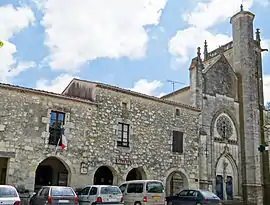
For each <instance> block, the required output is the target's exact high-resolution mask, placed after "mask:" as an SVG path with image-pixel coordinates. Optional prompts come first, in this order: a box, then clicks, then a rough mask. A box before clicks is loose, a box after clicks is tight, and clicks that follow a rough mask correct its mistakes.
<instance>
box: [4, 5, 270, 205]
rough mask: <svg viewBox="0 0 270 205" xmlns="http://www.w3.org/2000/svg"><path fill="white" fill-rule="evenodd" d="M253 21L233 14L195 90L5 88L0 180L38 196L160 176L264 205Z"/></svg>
mask: <svg viewBox="0 0 270 205" xmlns="http://www.w3.org/2000/svg"><path fill="white" fill-rule="evenodd" d="M253 20H254V14H252V13H250V12H247V11H243V10H242V9H241V11H240V12H238V13H237V14H235V15H234V16H233V17H232V18H231V24H232V36H233V41H232V42H228V43H227V44H226V45H223V46H221V47H219V48H218V49H216V50H214V51H211V52H209V51H208V49H207V42H205V46H204V49H200V48H198V52H197V56H196V57H195V58H194V59H192V61H191V65H190V68H189V71H190V86H188V87H185V88H182V89H180V90H177V91H175V92H173V93H170V94H168V95H166V96H163V97H161V98H157V97H152V96H148V95H144V94H141V93H137V92H133V91H130V90H126V89H122V88H119V87H115V86H111V85H106V84H102V83H96V82H89V81H84V80H80V79H73V80H72V81H71V82H70V83H69V85H68V86H67V87H66V89H65V90H64V91H63V92H62V94H55V93H50V92H45V91H40V90H35V89H29V88H23V87H18V86H13V85H7V84H0V99H1V100H0V183H1V184H12V185H14V186H17V187H19V186H20V187H21V186H24V188H25V189H27V190H29V191H30V192H33V191H36V190H38V189H39V188H40V187H41V186H43V185H69V186H72V187H74V188H82V187H84V186H86V185H88V184H114V185H119V184H120V183H122V182H124V181H126V180H132V179H158V180H161V181H163V182H164V185H165V187H166V194H167V195H171V194H175V193H177V192H179V191H180V190H181V189H182V188H197V189H198V188H200V189H208V190H212V191H213V192H214V193H216V194H217V195H218V196H219V197H220V198H222V199H224V200H233V199H243V198H244V199H246V200H248V201H249V202H254V204H262V196H263V186H262V184H264V183H265V181H263V180H262V179H264V180H267V179H265V178H264V177H263V176H264V175H265V174H263V172H262V171H261V170H264V173H265V171H267V170H268V171H269V156H268V155H267V154H263V156H261V153H260V152H258V150H257V147H258V146H259V144H260V143H261V141H262V140H264V139H262V138H264V135H262V134H261V133H262V132H263V130H262V129H261V125H262V120H261V119H262V118H261V113H262V112H261V109H260V108H262V106H263V92H262V89H263V86H262V62H261V52H262V51H263V49H262V48H261V46H260V33H259V30H257V32H256V38H255V39H254V37H253V36H254V31H253ZM62 135H64V136H65V137H66V139H67V144H66V145H65V146H66V147H65V149H64V150H61V149H56V145H57V144H59V145H61V143H64V142H63V141H62V140H61V136H62ZM266 159H267V160H266ZM262 160H264V161H265V162H266V161H268V164H267V165H268V168H265V167H262V165H261V164H262Z"/></svg>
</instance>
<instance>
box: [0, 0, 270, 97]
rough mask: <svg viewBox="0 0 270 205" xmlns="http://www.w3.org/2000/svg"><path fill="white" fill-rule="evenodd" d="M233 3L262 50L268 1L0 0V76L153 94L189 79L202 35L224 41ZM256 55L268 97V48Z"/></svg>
mask: <svg viewBox="0 0 270 205" xmlns="http://www.w3.org/2000/svg"><path fill="white" fill-rule="evenodd" d="M241 3H243V4H244V9H245V10H250V11H252V12H253V13H254V14H255V15H256V17H255V21H254V23H255V28H257V27H259V28H260V29H261V35H262V39H263V46H264V48H270V24H269V21H270V16H269V11H270V2H269V3H268V0H226V1H224V0H188V1H183V0H114V1H111V0H80V1H74V0H20V1H19V0H17V1H16V0H1V2H0V39H1V40H2V41H3V42H4V43H5V44H4V46H3V47H2V48H1V49H0V58H1V61H0V72H1V73H2V75H1V76H0V81H1V82H6V83H10V84H16V85H21V86H25V87H31V88H38V89H44V90H49V91H53V92H61V90H63V89H64V87H65V86H66V85H67V84H68V83H69V81H70V80H71V79H72V78H73V77H78V78H81V79H85V80H90V81H99V82H103V83H107V84H113V85H116V86H119V87H122V88H128V89H133V90H135V91H139V92H143V93H146V94H150V95H156V96H160V95H162V94H164V93H168V92H171V91H172V85H171V84H170V83H169V82H167V80H174V81H178V82H181V83H179V84H176V85H175V88H176V89H177V88H181V87H183V86H185V85H187V84H189V73H188V68H189V64H190V60H191V58H193V57H194V55H195V53H196V47H197V46H201V47H202V46H203V43H204V40H205V39H206V40H207V41H208V44H209V50H211V49H214V48H216V47H218V46H219V45H222V44H225V43H226V42H228V41H230V40H231V24H230V23H229V18H230V17H231V16H232V15H233V14H235V13H236V12H238V11H239V9H240V4H241ZM263 60H264V74H265V95H266V97H265V98H266V99H267V100H268V101H270V89H269V88H270V69H268V68H269V66H270V54H265V55H264V57H263ZM268 87H269V88H268ZM267 88H268V89H267ZM267 90H269V91H267Z"/></svg>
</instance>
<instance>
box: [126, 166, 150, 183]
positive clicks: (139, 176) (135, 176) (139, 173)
mask: <svg viewBox="0 0 270 205" xmlns="http://www.w3.org/2000/svg"><path fill="white" fill-rule="evenodd" d="M145 179H147V177H146V173H145V171H144V169H143V168H142V167H138V168H132V169H131V170H130V171H129V172H128V174H127V176H126V181H131V180H145Z"/></svg>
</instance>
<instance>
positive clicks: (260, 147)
mask: <svg viewBox="0 0 270 205" xmlns="http://www.w3.org/2000/svg"><path fill="white" fill-rule="evenodd" d="M258 150H259V151H260V152H263V151H265V146H264V145H262V144H261V145H260V146H259V147H258Z"/></svg>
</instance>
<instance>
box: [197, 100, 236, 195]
mask: <svg viewBox="0 0 270 205" xmlns="http://www.w3.org/2000/svg"><path fill="white" fill-rule="evenodd" d="M238 109H239V105H238V103H237V102H235V101H234V99H233V98H229V97H226V96H222V95H216V96H210V95H205V99H204V104H203V109H202V110H203V117H202V121H203V126H202V127H203V129H204V130H205V131H206V132H207V146H208V150H209V153H208V157H207V159H206V160H207V165H206V166H203V164H202V165H201V178H202V179H206V178H208V179H209V180H210V181H211V182H210V183H212V185H213V192H216V187H215V177H216V171H217V169H221V168H220V167H217V166H218V162H219V160H220V159H221V158H223V157H225V158H226V159H228V160H229V161H230V162H231V166H232V167H233V170H232V171H233V173H235V175H234V178H235V179H233V180H235V181H237V184H234V197H239V196H241V186H240V184H241V160H240V159H241V156H240V151H241V149H240V142H239V118H238V112H239V111H238ZM221 115H225V116H227V117H228V118H229V119H230V121H231V124H232V129H233V132H232V136H231V137H230V138H229V141H228V143H227V145H228V149H227V150H226V149H225V145H226V141H225V140H224V139H221V138H220V136H219V135H218V133H217V124H216V120H217V119H218V117H219V116H221ZM226 156H227V157H226Z"/></svg>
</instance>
